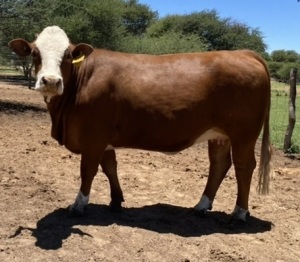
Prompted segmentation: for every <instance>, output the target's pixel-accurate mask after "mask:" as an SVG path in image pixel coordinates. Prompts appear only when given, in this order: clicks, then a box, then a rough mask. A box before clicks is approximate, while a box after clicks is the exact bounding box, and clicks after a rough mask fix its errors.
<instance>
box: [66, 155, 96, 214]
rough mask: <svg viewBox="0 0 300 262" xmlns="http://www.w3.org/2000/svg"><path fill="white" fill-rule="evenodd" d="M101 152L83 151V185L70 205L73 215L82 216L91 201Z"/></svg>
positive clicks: (81, 164) (81, 173)
mask: <svg viewBox="0 0 300 262" xmlns="http://www.w3.org/2000/svg"><path fill="white" fill-rule="evenodd" d="M100 158H101V154H96V153H93V154H92V153H82V155H81V163H80V176H81V186H80V191H79V193H78V195H77V197H76V199H75V203H74V204H73V205H71V206H70V212H71V215H75V216H82V215H84V212H85V210H86V206H87V204H88V202H89V195H90V191H91V186H92V183H93V179H94V177H95V175H96V174H97V171H98V166H99V162H100Z"/></svg>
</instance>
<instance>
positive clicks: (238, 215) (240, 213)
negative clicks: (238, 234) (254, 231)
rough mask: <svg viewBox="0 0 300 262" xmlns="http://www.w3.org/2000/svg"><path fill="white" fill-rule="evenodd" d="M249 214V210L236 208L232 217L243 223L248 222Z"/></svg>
mask: <svg viewBox="0 0 300 262" xmlns="http://www.w3.org/2000/svg"><path fill="white" fill-rule="evenodd" d="M248 214H249V212H248V210H246V209H243V208H241V207H239V206H235V208H234V210H233V212H232V216H233V218H234V219H239V220H243V221H246V218H247V215H248Z"/></svg>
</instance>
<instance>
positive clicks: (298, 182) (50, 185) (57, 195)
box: [0, 83, 300, 262]
mask: <svg viewBox="0 0 300 262" xmlns="http://www.w3.org/2000/svg"><path fill="white" fill-rule="evenodd" d="M50 126H51V123H50V118H49V115H48V113H47V111H46V109H45V105H44V102H43V99H42V98H41V97H40V95H39V94H37V93H36V92H34V91H31V90H28V89H27V88H24V87H22V86H17V85H11V84H7V83H0V199H1V202H0V210H1V212H0V220H1V224H0V261H170V262H171V261H172V262H173V261H181V262H183V261H184V262H188V261H289V262H290V261H300V160H299V157H295V158H294V159H290V158H287V157H285V156H284V155H283V153H282V152H281V151H279V150H275V152H274V168H275V172H276V177H275V179H274V180H273V181H272V185H271V193H270V195H268V196H259V195H257V193H256V191H255V187H256V183H257V174H255V175H254V178H253V181H252V187H251V195H250V208H251V209H250V212H251V217H250V220H249V223H248V225H246V226H245V227H243V228H232V227H228V226H226V225H224V223H222V221H224V220H226V219H228V215H229V214H230V212H231V211H232V209H233V207H234V202H235V196H236V181H235V177H234V172H233V170H232V169H231V170H230V172H229V174H228V176H227V177H226V179H225V180H224V182H223V184H222V186H221V188H220V189H219V192H218V194H217V197H216V200H215V202H214V209H213V211H212V212H211V213H210V214H209V215H208V217H206V218H201V217H198V216H196V215H195V214H194V213H193V212H192V207H193V206H194V205H195V204H196V203H197V202H198V200H199V197H200V195H201V193H202V190H203V189H204V185H205V183H206V180H207V173H208V159H207V146H206V144H200V145H197V146H194V147H192V148H189V149H188V150H185V151H183V152H181V153H179V154H177V155H173V156H169V155H164V154H161V153H152V152H146V151H138V150H127V149H126V150H125V149H123V150H120V151H117V157H118V167H119V178H120V182H121V185H122V188H123V191H124V196H125V200H126V202H125V203H124V207H125V208H124V211H123V212H122V213H121V214H114V213H111V212H110V211H109V209H108V207H107V205H108V203H109V200H110V198H109V188H108V182H107V179H106V177H105V176H104V175H103V174H102V173H101V170H99V174H98V175H97V177H96V178H95V181H94V184H93V189H92V193H91V198H90V204H89V206H88V215H87V216H86V217H83V218H69V217H68V216H67V211H66V207H68V206H69V205H70V204H71V203H73V201H74V199H75V196H76V195H77V193H78V188H79V183H80V180H79V161H80V157H79V156H77V155H73V154H71V153H69V152H68V151H67V150H66V149H65V148H63V147H60V146H59V145H58V144H57V143H56V141H54V140H53V139H52V138H51V137H50ZM257 152H258V151H257ZM257 155H258V156H259V153H257Z"/></svg>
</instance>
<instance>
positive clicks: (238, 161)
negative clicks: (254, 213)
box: [232, 142, 256, 221]
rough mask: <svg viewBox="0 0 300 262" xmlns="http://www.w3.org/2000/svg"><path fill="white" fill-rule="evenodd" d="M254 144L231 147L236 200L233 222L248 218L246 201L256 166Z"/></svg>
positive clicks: (240, 144)
mask: <svg viewBox="0 0 300 262" xmlns="http://www.w3.org/2000/svg"><path fill="white" fill-rule="evenodd" d="M254 147H255V142H253V143H252V142H248V143H239V144H238V145H234V144H233V145H232V159H233V164H234V167H235V175H236V179H237V188H238V192H237V200H236V205H235V208H234V211H233V213H232V218H233V220H238V221H246V219H247V216H249V211H248V201H249V193H250V185H251V179H252V174H253V171H254V169H255V166H256V160H255V154H254Z"/></svg>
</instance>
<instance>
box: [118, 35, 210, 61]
mask: <svg viewBox="0 0 300 262" xmlns="http://www.w3.org/2000/svg"><path fill="white" fill-rule="evenodd" d="M206 50H207V47H206V46H205V44H204V43H203V42H201V41H200V39H199V37H198V36H196V35H194V34H191V35H182V34H180V33H177V32H174V31H170V32H167V33H165V34H163V35H161V36H157V37H153V36H150V35H146V36H143V37H135V36H127V37H124V38H123V42H122V47H121V51H125V52H129V53H142V54H156V55H160V54H174V53H183V52H200V51H206Z"/></svg>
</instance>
